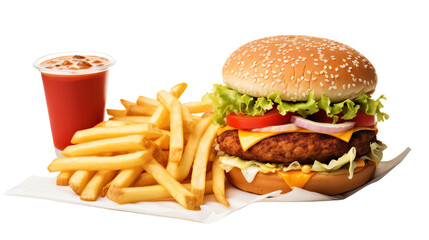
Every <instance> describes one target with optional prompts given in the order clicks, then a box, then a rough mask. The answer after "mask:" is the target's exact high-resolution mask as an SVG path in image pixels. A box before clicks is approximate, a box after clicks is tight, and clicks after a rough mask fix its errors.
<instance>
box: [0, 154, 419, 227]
mask: <svg viewBox="0 0 429 240" xmlns="http://www.w3.org/2000/svg"><path fill="white" fill-rule="evenodd" d="M410 150H411V149H410V148H407V149H405V150H404V151H403V152H402V153H401V154H400V155H398V156H397V157H396V158H394V159H392V160H390V161H383V162H380V164H379V165H378V167H377V170H376V172H375V176H374V178H373V179H372V180H371V181H370V182H368V183H367V184H365V185H364V186H362V187H360V188H358V189H355V190H353V191H350V192H347V193H344V194H340V195H336V196H327V195H323V194H319V193H314V192H309V191H306V190H303V189H300V188H294V189H293V190H292V191H291V192H289V193H286V194H280V191H276V192H272V193H269V194H266V195H256V194H251V193H247V192H243V191H240V190H238V189H236V188H234V187H233V186H230V185H229V184H228V185H227V188H226V196H227V199H228V202H229V203H230V204H231V206H230V207H225V206H224V205H222V204H220V203H218V202H216V200H215V198H214V196H213V194H212V195H208V196H205V198H204V205H203V206H201V211H190V210H186V209H184V208H182V207H181V206H180V205H179V204H178V203H176V202H175V201H173V200H164V201H157V202H140V203H133V204H122V205H120V204H116V203H115V202H112V201H110V200H109V199H107V198H99V199H98V200H97V201H94V202H87V201H82V200H80V198H79V196H77V195H76V194H75V193H74V192H73V191H72V190H71V189H70V187H64V186H57V185H56V184H55V182H56V179H55V178H52V177H38V176H31V177H29V178H27V179H26V180H25V181H24V182H23V183H21V184H19V185H18V186H16V187H14V188H12V189H10V190H9V191H7V192H6V194H7V195H12V196H22V197H33V198H41V199H49V200H54V201H60V202H67V203H73V204H79V205H85V206H92V207H100V208H107V209H113V210H120V211H127V212H134V213H143V214H150V215H157V216H164V217H172V218H180V219H186V220H191V221H197V222H204V223H210V222H214V221H217V220H219V219H221V218H223V217H225V216H227V215H228V214H231V213H232V212H234V211H236V210H238V209H240V208H242V207H245V206H247V205H249V204H251V203H253V202H256V201H275V202H300V201H328V200H339V199H345V198H347V197H349V196H351V195H352V194H354V193H356V192H357V191H359V190H361V189H362V188H364V187H366V186H368V185H369V184H372V183H374V182H376V181H378V180H380V179H381V178H383V177H384V176H385V175H386V174H387V173H388V172H389V171H390V170H392V169H393V168H394V167H396V166H397V165H398V164H399V163H400V162H401V161H402V160H403V159H404V158H405V156H407V154H408V153H409V151H410Z"/></svg>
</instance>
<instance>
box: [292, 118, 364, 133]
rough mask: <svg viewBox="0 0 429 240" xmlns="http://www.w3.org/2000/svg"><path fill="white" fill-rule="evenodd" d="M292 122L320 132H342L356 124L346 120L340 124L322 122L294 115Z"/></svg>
mask: <svg viewBox="0 0 429 240" xmlns="http://www.w3.org/2000/svg"><path fill="white" fill-rule="evenodd" d="M291 122H292V123H293V124H295V125H297V126H299V127H302V128H305V129H308V130H312V131H315V132H319V133H341V132H345V131H347V130H350V129H352V128H353V127H354V126H355V124H356V123H355V122H345V123H339V124H331V123H320V122H315V121H311V120H309V119H305V118H302V117H299V116H292V117H291Z"/></svg>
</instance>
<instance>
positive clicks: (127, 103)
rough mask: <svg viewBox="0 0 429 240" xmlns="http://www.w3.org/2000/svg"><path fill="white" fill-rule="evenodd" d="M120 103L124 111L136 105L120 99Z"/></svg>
mask: <svg viewBox="0 0 429 240" xmlns="http://www.w3.org/2000/svg"><path fill="white" fill-rule="evenodd" d="M121 103H122V105H123V106H124V107H125V108H126V109H128V108H129V107H130V106H133V105H136V103H133V102H131V101H128V100H125V99H121Z"/></svg>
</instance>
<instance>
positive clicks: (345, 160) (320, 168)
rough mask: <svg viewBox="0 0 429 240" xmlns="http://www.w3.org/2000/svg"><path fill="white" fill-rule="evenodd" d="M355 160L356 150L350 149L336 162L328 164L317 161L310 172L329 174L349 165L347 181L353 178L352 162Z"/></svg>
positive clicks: (353, 164) (332, 161) (354, 165)
mask: <svg viewBox="0 0 429 240" xmlns="http://www.w3.org/2000/svg"><path fill="white" fill-rule="evenodd" d="M355 158H356V148H355V147H352V148H350V150H349V152H348V153H346V154H344V155H343V156H341V157H340V158H338V160H335V159H333V160H331V161H330V162H329V163H328V164H326V163H321V162H319V161H317V160H316V161H314V163H313V166H312V167H311V171H315V172H330V171H335V170H338V169H340V168H342V167H343V166H344V165H346V164H349V179H352V178H353V172H354V169H355V168H356V163H355V162H354V160H355Z"/></svg>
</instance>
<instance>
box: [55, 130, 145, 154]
mask: <svg viewBox="0 0 429 240" xmlns="http://www.w3.org/2000/svg"><path fill="white" fill-rule="evenodd" d="M148 141H149V140H148V139H147V138H145V137H144V136H143V135H129V136H125V137H117V138H107V139H102V140H96V141H91V142H84V143H80V144H76V145H70V146H68V147H66V148H65V149H64V150H63V151H62V152H61V154H62V155H63V156H66V157H80V156H91V155H99V154H103V153H111V152H137V151H141V150H145V149H147V146H148Z"/></svg>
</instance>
